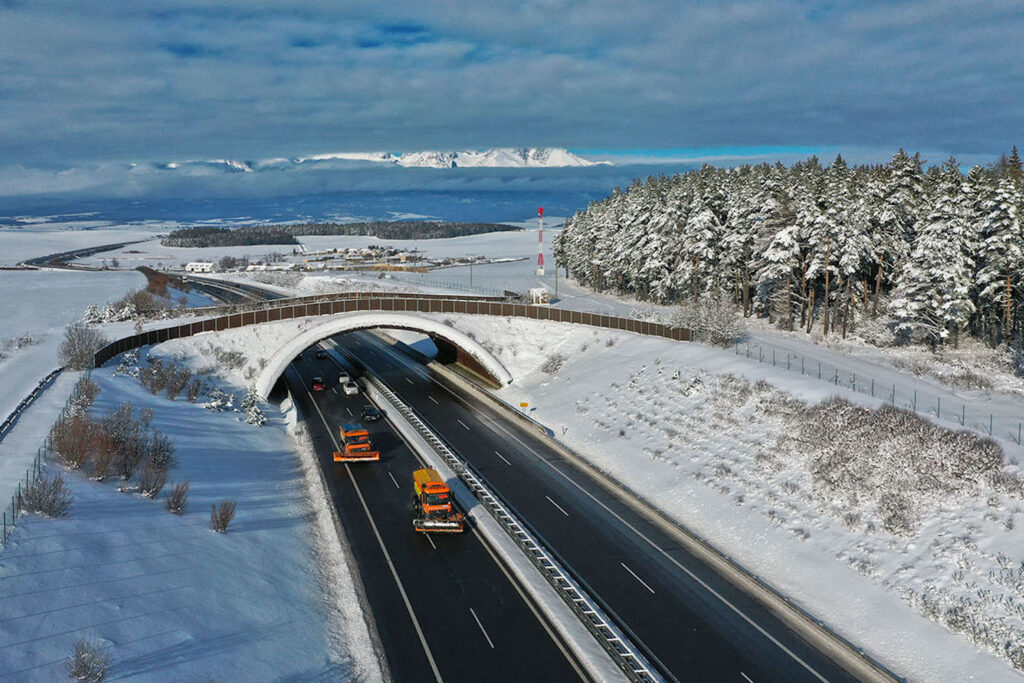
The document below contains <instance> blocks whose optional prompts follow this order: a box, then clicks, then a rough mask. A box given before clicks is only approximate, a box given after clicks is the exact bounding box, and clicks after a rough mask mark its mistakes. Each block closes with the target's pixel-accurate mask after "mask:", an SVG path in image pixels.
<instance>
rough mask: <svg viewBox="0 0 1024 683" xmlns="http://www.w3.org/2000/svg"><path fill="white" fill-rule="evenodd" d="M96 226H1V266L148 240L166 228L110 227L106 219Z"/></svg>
mask: <svg viewBox="0 0 1024 683" xmlns="http://www.w3.org/2000/svg"><path fill="white" fill-rule="evenodd" d="M99 226H102V227H98V226H90V225H89V224H88V222H87V221H85V222H73V223H67V224H54V223H49V222H44V223H38V224H32V226H31V227H24V228H16V229H2V230H0V247H2V248H0V266H13V265H14V264H16V263H18V262H20V261H24V260H25V259H29V258H34V257H36V256H45V255H47V254H56V253H59V252H63V251H72V250H75V249H85V248H87V247H96V246H100V245H103V244H116V243H118V242H131V241H134V240H144V239H149V238H151V237H153V234H154V233H155V232H157V231H166V229H167V228H166V226H164V225H163V224H155V225H151V226H135V227H110V226H108V225H107V224H106V223H105V222H99ZM84 228H89V229H84ZM131 248H132V247H130V246H129V247H126V249H131ZM111 253H113V252H111ZM104 255H105V253H104V254H99V255H97V257H96V261H97V262H100V260H101V259H102V258H103V257H104Z"/></svg>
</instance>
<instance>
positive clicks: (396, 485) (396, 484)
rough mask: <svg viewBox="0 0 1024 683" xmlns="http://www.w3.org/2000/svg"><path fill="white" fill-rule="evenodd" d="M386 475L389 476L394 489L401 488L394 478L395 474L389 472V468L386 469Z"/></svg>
mask: <svg viewBox="0 0 1024 683" xmlns="http://www.w3.org/2000/svg"><path fill="white" fill-rule="evenodd" d="M388 476H389V477H391V481H392V483H394V485H395V488H396V489H400V488H402V487H401V486H399V485H398V480H397V479H395V475H393V474H391V470H388Z"/></svg>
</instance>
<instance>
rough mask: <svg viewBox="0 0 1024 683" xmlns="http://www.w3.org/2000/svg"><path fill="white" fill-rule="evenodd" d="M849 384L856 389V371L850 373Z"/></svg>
mask: <svg viewBox="0 0 1024 683" xmlns="http://www.w3.org/2000/svg"><path fill="white" fill-rule="evenodd" d="M850 386H851V387H852V388H853V390H854V391H857V373H856V372H855V373H853V374H852V375H850Z"/></svg>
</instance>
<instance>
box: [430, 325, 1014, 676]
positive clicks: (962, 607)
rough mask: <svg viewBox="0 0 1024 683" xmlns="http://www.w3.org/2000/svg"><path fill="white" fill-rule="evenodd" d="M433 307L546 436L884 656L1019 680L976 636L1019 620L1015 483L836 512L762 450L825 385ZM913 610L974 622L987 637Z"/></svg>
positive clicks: (730, 362)
mask: <svg viewBox="0 0 1024 683" xmlns="http://www.w3.org/2000/svg"><path fill="white" fill-rule="evenodd" d="M446 319H447V320H448V321H449V322H450V323H451V324H453V325H454V326H455V327H456V328H458V329H459V330H461V331H462V332H464V333H467V334H470V335H473V336H474V337H475V338H476V339H477V340H478V341H480V342H481V343H482V344H483V345H484V346H485V347H487V348H489V349H490V350H491V351H492V352H493V353H495V354H496V355H498V357H499V359H500V360H501V361H502V362H503V363H504V364H505V366H506V367H507V368H508V369H509V370H510V372H512V374H513V376H514V377H515V378H516V381H515V382H514V383H513V384H512V386H510V387H507V388H505V389H503V390H500V391H498V392H495V393H496V396H497V397H499V398H501V399H502V400H504V401H506V402H508V403H510V404H512V405H518V403H519V402H520V401H523V402H528V403H529V404H530V406H531V408H530V415H531V416H532V417H534V418H536V419H538V420H539V421H541V422H543V423H544V424H546V425H547V426H548V427H549V428H551V429H553V430H554V432H555V433H556V435H558V438H559V439H561V440H563V441H564V442H565V443H567V444H568V445H570V446H571V447H573V448H574V449H576V450H577V451H578V452H580V453H581V454H582V455H583V456H584V457H586V458H588V459H589V460H591V461H592V462H593V463H594V464H595V465H597V466H598V467H600V468H601V469H603V470H605V471H607V472H609V473H611V474H612V475H613V476H614V477H616V478H618V479H619V480H621V481H622V482H623V483H625V484H626V485H628V486H629V487H630V488H632V489H633V490H634V491H638V492H640V493H641V494H642V495H643V496H644V497H646V498H647V499H648V500H650V501H652V502H653V503H654V504H655V505H657V506H658V507H660V508H662V509H663V510H665V511H666V512H667V513H668V514H669V515H670V516H672V517H674V518H676V519H678V520H679V521H680V522H681V523H683V524H685V525H686V526H688V527H690V528H691V529H694V530H695V531H697V532H698V533H699V534H701V535H703V536H704V537H706V538H708V539H709V540H710V541H711V542H712V543H713V544H715V545H716V546H717V547H719V548H720V549H721V550H723V551H724V552H725V553H727V554H729V555H731V556H733V557H734V558H736V559H737V560H738V561H739V562H740V563H741V564H743V565H744V566H745V567H747V568H748V569H750V570H751V571H753V572H754V573H755V574H757V575H760V576H762V577H764V578H765V579H766V580H767V581H768V582H769V583H771V584H772V585H774V586H776V587H777V588H778V589H779V590H781V591H782V592H783V593H785V594H787V595H790V596H791V597H793V598H794V599H795V600H796V601H797V602H798V603H799V604H801V605H802V606H804V607H805V608H806V609H807V610H808V611H810V612H811V613H812V614H815V615H816V616H818V617H819V618H822V619H823V620H824V621H825V622H826V623H828V624H829V625H830V626H831V627H832V628H834V629H835V630H837V631H838V632H840V633H841V634H843V635H844V636H846V637H847V638H849V639H850V640H852V641H853V642H854V643H856V644H858V645H859V646H862V647H864V648H865V649H866V650H867V651H868V652H870V653H871V654H872V655H873V656H875V657H877V658H878V659H880V660H881V661H883V662H885V663H886V664H887V665H889V666H890V667H891V668H893V669H894V670H895V671H897V672H898V673H900V674H904V675H907V676H909V677H910V678H912V679H916V680H929V681H934V680H945V681H954V680H956V681H959V680H966V679H969V678H971V677H974V678H975V679H977V680H1019V676H1018V674H1016V673H1014V672H1013V671H1012V670H1011V669H1010V668H1009V667H1008V666H1007V663H1006V661H1005V660H1003V659H999V658H997V657H996V656H993V654H990V653H991V652H992V649H991V648H992V647H993V646H992V643H997V644H1002V643H1004V644H1006V645H1008V646H1015V645H1017V644H1019V643H1020V642H1021V637H1022V636H1021V634H1022V633H1024V630H1022V628H1024V621H1022V616H1024V610H1022V604H1024V603H1022V600H1024V582H1022V580H1021V578H1022V576H1024V569H1022V568H1024V562H1022V560H1024V551H1022V550H1021V548H1024V532H1022V530H1021V525H1020V522H1021V521H1024V520H1022V519H1021V514H1020V513H1021V506H1022V505H1024V502H1022V501H1021V500H1019V499H1018V498H1015V497H1013V496H1010V495H1006V494H1001V493H998V492H997V491H992V490H989V489H986V488H985V487H984V486H983V485H980V486H979V493H978V495H974V496H967V497H964V496H962V495H956V496H951V497H950V498H949V499H948V500H945V501H943V500H929V501H925V503H926V505H924V507H923V508H922V516H923V522H922V524H921V526H920V528H918V529H917V530H916V532H915V534H913V535H910V536H897V535H892V534H889V533H886V532H885V531H884V530H882V528H881V524H880V523H877V524H875V525H874V528H871V526H872V525H871V524H870V522H871V519H870V517H869V516H870V514H873V508H871V507H870V506H868V507H866V508H864V509H862V510H860V515H861V516H860V517H859V518H858V519H857V520H856V523H855V524H853V525H851V524H850V522H851V520H850V519H847V520H844V519H843V518H841V517H837V516H836V514H835V510H834V509H832V508H831V507H830V506H828V505H827V504H825V503H823V502H822V501H821V500H820V499H818V498H815V497H814V496H813V495H811V493H812V488H813V482H812V480H811V476H810V473H809V472H808V468H807V463H806V462H804V461H803V460H802V459H801V458H800V457H799V456H800V453H799V451H797V452H795V453H794V452H793V451H792V449H790V450H788V451H786V452H785V457H780V456H779V454H780V453H783V451H782V449H781V448H780V445H779V444H780V441H781V440H782V438H783V437H784V436H786V435H787V434H789V433H791V432H792V431H794V426H793V424H792V422H790V421H788V420H787V417H786V411H784V410H782V409H781V408H782V407H785V406H786V404H787V403H789V402H793V400H794V399H799V401H803V402H807V403H811V404H814V403H818V402H820V401H822V400H823V399H826V398H828V397H829V396H831V395H833V394H835V393H836V390H835V388H834V387H830V386H829V385H827V384H825V383H823V382H818V381H817V380H816V379H810V378H803V377H800V376H799V375H795V376H794V375H792V374H791V373H787V372H786V371H785V370H774V369H772V368H771V366H766V365H763V364H759V363H757V362H755V361H753V360H747V359H746V358H743V357H739V356H736V355H735V354H733V353H732V352H730V351H723V350H719V349H713V348H710V347H706V346H702V345H699V344H678V343H674V342H670V341H667V340H662V339H656V338H646V337H641V336H638V335H631V334H628V333H624V332H617V331H609V330H595V329H593V328H587V327H583V326H574V325H559V324H556V323H546V322H541V321H531V320H522V319H507V318H505V319H503V318H488V317H484V316H456V315H451V316H447V317H446ZM758 380H764V381H765V382H766V384H760V385H759V384H756V383H757V382H758ZM772 387H775V388H774V389H773V388H772ZM838 391H839V392H840V393H842V390H838ZM783 392H786V393H783ZM849 398H850V400H852V401H854V402H856V403H859V404H862V405H869V406H877V405H879V404H880V403H881V401H879V400H875V401H872V400H871V399H870V398H869V397H864V396H862V395H851V396H849ZM1009 470H1010V471H1011V472H1013V473H1016V474H1019V472H1018V471H1017V468H1016V467H1014V466H1010V468H1009ZM922 613H925V614H929V615H930V616H931V617H932V618H934V619H936V620H938V621H941V622H943V623H946V624H948V625H949V626H950V628H952V629H956V630H958V631H960V632H961V633H972V635H973V636H975V637H979V638H980V639H982V640H988V649H987V651H984V652H983V651H981V650H979V649H978V648H977V647H976V646H975V645H974V644H972V643H971V642H969V641H968V639H967V638H965V637H961V636H958V635H955V634H954V633H952V632H951V631H950V630H947V629H946V628H945V627H943V626H940V625H939V624H938V623H935V622H934V621H931V620H929V618H926V617H924V616H922ZM1011 650H1012V648H1011ZM999 654H1003V653H1001V652H1000V653H999Z"/></svg>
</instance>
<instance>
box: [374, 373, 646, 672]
mask: <svg viewBox="0 0 1024 683" xmlns="http://www.w3.org/2000/svg"><path fill="white" fill-rule="evenodd" d="M364 378H365V379H366V381H368V382H371V383H372V384H373V386H374V387H375V388H376V389H377V390H378V391H379V392H380V393H381V394H383V395H384V396H385V397H386V398H387V399H388V401H389V402H390V403H391V404H392V405H393V406H394V407H395V409H396V410H398V411H399V412H400V413H401V414H402V416H403V417H404V418H405V419H406V420H407V421H408V422H409V424H410V425H412V426H413V428H414V429H416V431H417V432H419V434H420V435H421V436H422V437H423V438H424V439H425V440H426V441H427V443H428V444H430V446H431V448H433V449H434V451H435V452H436V453H437V455H438V456H440V457H441V459H442V460H444V462H445V463H446V464H447V465H448V466H449V467H451V468H452V471H453V472H455V473H456V474H457V475H458V477H459V479H460V480H462V482H463V483H464V484H465V485H466V487H467V488H468V489H469V490H470V491H471V492H472V493H473V495H474V496H475V497H476V499H477V500H478V501H479V502H480V504H481V505H483V506H484V508H485V509H486V510H487V512H488V513H489V514H490V515H491V517H493V518H494V520H495V521H496V522H498V524H500V525H501V527H502V528H503V529H504V530H505V532H506V533H507V534H508V535H509V537H510V538H511V539H512V540H513V541H514V542H515V544H516V545H518V546H519V548H520V549H521V550H522V551H523V553H525V555H526V557H527V558H528V559H529V560H530V562H531V563H532V564H533V565H534V566H535V567H536V568H537V569H538V570H540V572H541V574H542V575H543V576H544V578H545V579H546V580H547V582H548V583H549V584H550V585H551V586H552V587H553V588H554V589H555V591H556V592H557V593H558V594H559V596H560V597H561V598H562V600H563V601H564V602H565V603H566V604H567V605H568V606H569V608H570V609H571V610H572V611H573V612H574V613H575V614H576V616H577V617H578V618H579V620H580V621H581V622H582V623H583V625H584V626H585V627H586V628H587V630H588V631H590V633H591V634H592V635H593V636H594V638H595V639H596V640H597V642H598V643H599V644H600V645H601V647H602V648H604V650H605V651H606V652H607V653H608V654H609V655H610V656H611V658H612V660H613V661H614V662H615V663H616V664H617V665H618V666H619V668H620V669H622V671H623V672H624V673H625V674H626V676H627V677H628V678H629V679H630V680H632V681H642V682H644V683H652V682H655V681H662V680H664V679H663V678H662V677H661V676H660V675H659V674H658V673H657V671H656V669H655V668H654V667H653V666H652V665H651V664H650V662H648V661H647V658H646V657H644V655H643V654H642V653H641V652H640V650H639V648H637V647H636V645H634V644H633V643H632V642H631V641H630V640H629V637H628V636H626V635H625V634H624V633H623V632H622V631H621V630H620V629H619V628H618V627H617V626H616V625H615V624H614V623H613V622H612V620H611V619H610V618H609V617H608V616H607V614H605V611H604V609H602V607H601V606H600V605H599V604H598V603H597V602H596V600H595V599H594V598H593V597H591V596H590V595H588V594H587V592H586V591H585V590H584V589H583V588H582V587H581V586H580V585H579V583H578V582H577V581H576V580H575V579H574V578H573V577H572V575H571V574H570V573H569V572H568V571H567V570H566V569H565V568H564V567H563V566H562V565H561V563H560V562H559V561H558V560H557V559H555V558H554V557H553V555H552V553H551V552H550V551H549V550H548V549H547V548H545V547H544V545H543V544H542V543H541V542H540V541H539V540H537V538H536V537H535V536H534V535H533V534H532V533H531V532H530V531H529V530H528V529H527V528H526V527H525V525H524V524H523V523H522V522H520V520H519V519H518V518H517V517H516V515H515V514H514V513H513V512H512V511H511V510H510V509H509V507H508V506H507V505H505V504H504V503H503V502H502V501H501V500H500V499H499V497H498V495H497V494H496V493H494V492H492V491H491V490H490V489H489V488H488V486H487V485H486V484H485V483H484V482H483V480H482V479H481V478H480V477H479V476H477V475H476V474H475V473H474V472H473V471H472V470H471V468H470V466H469V464H468V463H466V462H464V461H463V460H462V459H461V458H459V457H458V456H457V455H456V454H455V453H454V452H452V450H451V449H450V448H448V447H447V446H446V445H445V444H444V443H443V442H442V441H441V440H440V439H439V438H438V437H437V436H436V435H435V434H434V433H433V432H432V431H431V430H430V429H429V428H428V427H427V426H426V425H425V424H424V423H423V421H422V420H421V419H420V418H419V416H417V415H416V413H415V411H414V410H413V409H412V408H410V407H409V406H407V405H405V403H403V402H402V400H401V399H399V398H398V396H396V395H395V393H394V392H393V391H391V389H390V388H389V387H388V386H387V385H386V384H384V383H383V382H382V381H381V380H380V379H379V378H377V377H376V376H373V375H366V376H365V377H364Z"/></svg>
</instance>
